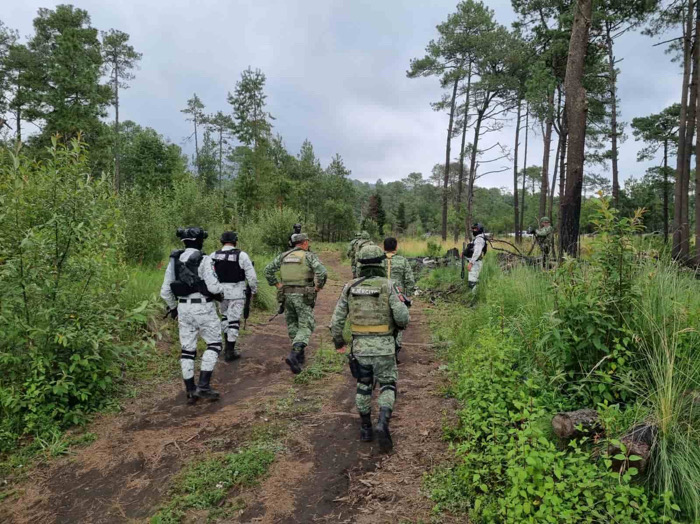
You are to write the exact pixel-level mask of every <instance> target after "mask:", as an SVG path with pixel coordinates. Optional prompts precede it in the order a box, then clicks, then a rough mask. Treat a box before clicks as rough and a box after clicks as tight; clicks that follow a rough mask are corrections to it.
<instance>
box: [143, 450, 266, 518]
mask: <svg viewBox="0 0 700 524" xmlns="http://www.w3.org/2000/svg"><path fill="white" fill-rule="evenodd" d="M277 451H279V448H277V447H275V446H274V445H272V444H269V443H254V444H250V445H248V446H246V447H243V448H241V449H239V450H238V451H236V452H234V453H213V454H211V455H209V456H208V457H207V458H205V459H204V460H197V461H195V462H192V463H190V464H189V465H188V466H186V467H185V468H184V470H183V471H182V472H181V473H180V474H179V475H178V476H177V477H176V478H175V480H174V481H173V486H172V488H171V491H170V496H171V498H170V501H169V502H168V503H167V504H166V505H165V506H164V507H163V508H162V509H161V510H160V511H158V513H157V514H156V515H154V516H153V517H152V518H151V519H150V522H151V523H152V524H171V523H176V522H181V521H182V520H183V519H184V518H185V516H186V515H187V512H188V511H190V510H204V511H206V512H207V513H208V517H209V518H216V517H223V516H226V515H227V514H230V513H231V512H233V511H236V510H239V509H242V507H243V506H242V503H241V502H240V501H236V500H233V501H232V504H230V505H228V506H223V507H222V505H221V503H222V501H224V499H226V498H227V497H228V495H229V493H230V491H231V490H233V489H237V488H246V487H250V486H254V485H256V484H257V483H258V482H259V481H260V479H261V478H262V477H264V476H265V475H266V474H267V472H268V470H269V468H270V466H271V465H272V463H273V462H274V460H275V454H276V452H277Z"/></svg>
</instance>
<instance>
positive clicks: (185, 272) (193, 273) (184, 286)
mask: <svg viewBox="0 0 700 524" xmlns="http://www.w3.org/2000/svg"><path fill="white" fill-rule="evenodd" d="M184 252H185V250H184V249H177V250H175V251H173V252H172V253H170V258H172V259H173V262H174V264H175V281H174V282H171V283H170V290H171V291H172V292H173V294H174V295H175V296H176V297H186V296H188V295H191V294H193V293H201V294H203V295H205V296H211V293H209V290H208V289H207V285H206V284H205V282H204V280H202V279H201V278H199V265H200V264H201V263H202V252H201V251H199V250H197V252H196V253H194V254H192V256H190V258H188V259H187V261H186V262H182V261H181V260H180V255H182V253H184Z"/></svg>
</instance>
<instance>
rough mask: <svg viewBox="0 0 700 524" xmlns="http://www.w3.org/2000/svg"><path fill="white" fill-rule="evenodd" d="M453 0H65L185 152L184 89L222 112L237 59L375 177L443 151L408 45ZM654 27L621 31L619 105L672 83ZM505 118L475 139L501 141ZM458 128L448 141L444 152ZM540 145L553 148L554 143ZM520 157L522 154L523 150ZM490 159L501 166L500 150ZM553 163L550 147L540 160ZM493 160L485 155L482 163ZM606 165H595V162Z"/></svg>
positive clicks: (23, 24) (276, 103)
mask: <svg viewBox="0 0 700 524" xmlns="http://www.w3.org/2000/svg"><path fill="white" fill-rule="evenodd" d="M58 3H61V2H46V1H39V0H23V1H22V2H12V3H11V4H12V5H11V7H10V8H9V9H6V10H5V11H4V12H3V20H4V21H5V22H6V23H7V24H8V25H9V26H10V27H14V28H17V29H19V30H20V33H21V34H22V35H28V34H31V33H32V26H31V22H32V19H33V18H34V17H35V16H36V11H37V9H38V8H39V7H47V6H48V7H52V6H55V5H56V4H58ZM455 3H456V2H455V0H435V1H433V2H422V1H419V0H410V1H408V0H384V1H382V2H377V1H376V0H354V1H352V2H347V1H341V0H266V1H265V2H260V1H254V0H237V1H235V2H231V1H225V0H198V1H197V2H192V1H190V0H167V1H166V0H150V1H148V2H140V1H137V0H122V1H121V2H118V3H109V2H104V1H102V0H82V1H81V0H77V1H76V2H75V4H76V5H77V6H78V7H81V8H83V9H86V10H87V11H88V12H89V13H90V15H91V17H92V23H93V25H94V26H95V27H97V28H98V29H101V30H107V29H109V28H112V27H114V28H117V29H120V30H122V31H125V32H127V33H129V34H130V35H131V41H132V43H133V45H134V47H135V48H136V49H137V50H138V51H140V52H142V53H143V60H142V62H141V68H140V70H138V71H136V79H135V80H133V81H132V82H131V88H130V89H128V90H126V91H124V92H123V94H122V96H121V101H122V106H121V113H122V115H121V116H122V118H123V119H132V120H135V121H137V122H138V123H140V124H142V125H146V126H150V127H153V128H155V129H156V130H157V131H158V132H160V133H162V134H163V135H165V136H167V137H169V138H170V139H171V140H172V141H173V142H175V143H178V144H181V145H183V147H184V149H185V151H186V152H187V153H190V154H191V153H192V152H193V150H194V145H193V143H191V142H185V139H186V137H188V136H190V135H191V133H192V130H191V129H190V125H191V124H190V123H189V122H187V121H186V120H185V115H183V114H182V113H180V110H181V109H182V108H183V107H184V106H185V103H186V100H187V99H188V98H189V97H191V96H192V93H194V92H196V93H197V94H198V95H199V96H200V98H201V99H202V100H203V101H204V103H205V104H206V106H207V107H206V110H207V111H210V112H215V111H217V110H223V111H230V107H229V106H228V104H227V103H226V94H227V93H228V92H229V91H232V90H233V89H234V86H235V83H236V81H237V80H238V79H239V77H240V73H241V71H242V70H244V69H245V68H246V67H248V66H252V67H254V68H256V67H258V68H260V69H262V70H263V72H264V73H265V74H266V75H267V86H266V92H267V94H268V109H269V111H270V112H271V113H272V114H273V115H274V116H275V118H276V120H275V122H274V126H275V132H279V133H280V134H281V135H282V136H283V137H284V139H285V143H286V144H287V147H288V149H289V150H290V152H292V153H296V152H297V151H298V150H299V148H300V147H301V144H302V142H303V141H304V139H306V138H308V139H309V140H311V142H312V143H313V145H314V149H315V150H316V152H317V154H318V155H319V157H320V159H321V161H322V163H323V164H324V165H326V164H327V163H328V162H330V159H331V158H332V156H333V155H335V154H336V153H339V154H340V155H341V156H342V157H343V159H344V160H345V163H346V165H347V166H348V168H349V169H351V170H352V173H353V175H352V176H353V177H356V178H358V179H361V180H364V181H369V182H373V181H375V180H376V179H377V178H381V179H382V180H384V181H390V180H398V179H400V178H404V177H405V176H406V175H408V173H410V172H412V171H420V172H422V173H423V174H424V175H425V176H428V175H429V173H430V171H431V169H432V167H433V165H434V164H436V163H439V162H444V156H445V134H446V128H447V115H445V114H444V113H437V112H434V111H432V110H431V108H430V103H431V102H433V101H436V100H437V99H439V98H440V96H441V90H440V88H439V85H438V82H437V79H434V78H422V79H415V80H409V79H407V78H406V75H405V72H406V69H407V68H408V65H409V61H410V59H411V58H415V57H419V56H422V55H423V53H424V48H425V46H426V44H427V43H428V41H429V40H430V39H431V38H434V37H435V33H436V31H435V26H436V25H437V24H438V23H440V22H441V21H443V20H444V19H445V18H446V17H447V15H448V14H449V13H450V12H452V11H453V10H454V7H455ZM488 5H489V7H491V8H493V9H494V10H495V12H496V17H497V19H498V21H499V22H500V23H502V24H505V25H509V24H510V23H511V22H512V21H513V20H514V19H515V16H514V14H513V12H512V9H511V7H510V1H509V0H491V1H489V2H488ZM652 43H653V42H652V40H651V39H649V38H647V37H644V36H641V35H639V34H633V33H629V34H626V35H624V36H623V37H622V38H620V40H619V42H618V43H617V47H616V54H617V56H618V57H619V58H622V59H623V61H622V62H621V63H620V64H619V66H620V69H621V75H620V97H621V99H622V103H621V117H622V119H623V120H624V121H626V122H630V121H631V120H632V118H633V117H635V116H642V115H646V114H649V113H651V112H657V111H660V110H661V109H663V108H664V107H666V106H667V105H669V104H671V103H673V102H674V101H676V100H677V99H678V98H679V94H680V71H679V69H678V66H677V64H673V63H671V62H670V59H669V57H668V56H667V55H665V54H664V52H663V49H662V48H660V47H658V48H653V47H652ZM537 127H538V126H533V129H534V130H533V133H532V134H531V136H530V146H531V147H530V151H529V153H528V164H529V165H540V164H541V162H542V158H541V157H542V140H541V137H539V135H538V132H537ZM628 134H629V135H630V138H629V139H628V140H627V141H626V142H625V143H623V144H622V146H621V150H620V168H621V175H622V177H623V178H625V177H628V176H630V175H639V174H642V173H643V172H644V170H645V169H646V167H648V166H649V165H653V164H654V163H653V162H648V163H637V162H636V153H637V150H638V149H639V148H640V144H639V143H636V142H635V141H634V140H633V138H632V137H631V131H629V129H628ZM513 135H514V128H513V122H510V123H508V125H507V126H506V127H504V129H503V130H502V131H501V132H499V133H497V134H493V135H490V136H489V137H488V138H487V139H485V142H484V144H485V145H486V146H489V145H492V144H493V143H495V142H500V143H502V144H506V145H509V146H512V144H513V139H514V136H513ZM458 148H459V140H455V141H454V142H453V155H452V156H453V157H456V156H457V154H458ZM554 149H555V147H554V148H553V152H552V159H553V155H554ZM520 159H521V162H522V159H523V152H522V151H521V154H520ZM501 164H503V165H507V164H508V162H502V163H501ZM552 166H553V160H552ZM490 168H492V166H490ZM596 171H598V172H607V169H606V168H602V169H601V168H596ZM479 183H480V184H481V185H485V186H492V187H502V186H512V170H511V171H507V172H505V173H500V174H494V175H488V176H486V177H484V178H483V179H481V180H480V181H479Z"/></svg>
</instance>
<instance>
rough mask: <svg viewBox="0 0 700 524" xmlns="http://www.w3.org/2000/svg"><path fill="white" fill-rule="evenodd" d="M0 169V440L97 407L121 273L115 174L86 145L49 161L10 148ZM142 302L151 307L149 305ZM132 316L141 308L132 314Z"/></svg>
mask: <svg viewBox="0 0 700 524" xmlns="http://www.w3.org/2000/svg"><path fill="white" fill-rule="evenodd" d="M2 154H4V155H5V156H4V158H3V159H2V161H3V163H4V165H5V166H6V167H4V168H3V169H0V195H2V196H1V197H0V198H1V199H2V201H1V203H0V286H2V289H3V299H2V301H1V302H0V368H1V369H2V370H3V373H2V374H1V375H0V419H1V420H2V424H1V426H0V433H1V434H0V438H1V439H2V440H1V441H0V447H1V448H4V449H7V448H8V447H11V446H12V445H13V441H14V439H15V438H17V436H19V435H20V434H22V433H25V432H26V433H33V434H44V433H47V432H48V433H50V432H51V429H52V428H53V427H55V426H56V425H66V424H73V423H78V422H81V421H83V420H84V419H85V415H86V413H88V412H89V411H91V410H94V409H96V408H99V407H100V406H101V405H102V403H103V401H104V400H105V397H106V393H107V392H108V391H109V390H110V387H111V385H112V383H113V381H114V379H115V376H116V375H117V373H118V370H119V359H118V356H119V353H120V352H121V351H122V350H123V348H121V346H120V340H119V326H120V323H124V324H126V323H128V321H127V318H128V316H129V314H128V313H126V312H125V311H123V310H122V309H121V308H120V301H119V295H120V289H121V286H122V284H123V283H124V281H125V276H126V273H125V270H124V266H123V264H122V262H121V261H120V258H119V254H120V252H121V250H122V248H123V245H124V238H123V235H122V221H121V220H122V219H121V216H120V213H119V209H118V207H117V203H116V200H115V197H114V195H113V194H112V191H111V187H110V181H109V180H106V179H104V178H103V179H94V178H92V177H91V176H90V170H89V167H88V164H87V157H86V153H85V148H84V145H83V144H82V143H80V142H78V141H76V140H74V141H72V142H71V143H70V144H69V145H67V146H64V145H61V144H58V142H57V139H54V140H53V147H52V148H51V149H50V151H49V156H48V158H47V159H46V161H45V162H42V163H38V162H34V161H32V160H30V159H29V158H28V157H27V156H25V155H24V154H23V153H22V152H21V151H16V152H15V153H9V152H4V153H2ZM144 307H145V306H144ZM135 314H139V312H136V313H135Z"/></svg>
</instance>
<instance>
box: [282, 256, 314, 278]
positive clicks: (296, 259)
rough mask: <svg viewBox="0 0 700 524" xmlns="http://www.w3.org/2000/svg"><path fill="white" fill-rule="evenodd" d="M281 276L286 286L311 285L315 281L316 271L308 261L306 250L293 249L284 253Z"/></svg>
mask: <svg viewBox="0 0 700 524" xmlns="http://www.w3.org/2000/svg"><path fill="white" fill-rule="evenodd" d="M280 276H281V277H282V285H284V286H310V285H313V283H314V272H313V270H312V269H311V268H310V267H309V266H308V264H307V263H306V251H304V250H303V249H301V248H296V249H292V250H291V251H287V252H286V253H284V254H283V255H282V265H281V267H280Z"/></svg>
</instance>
